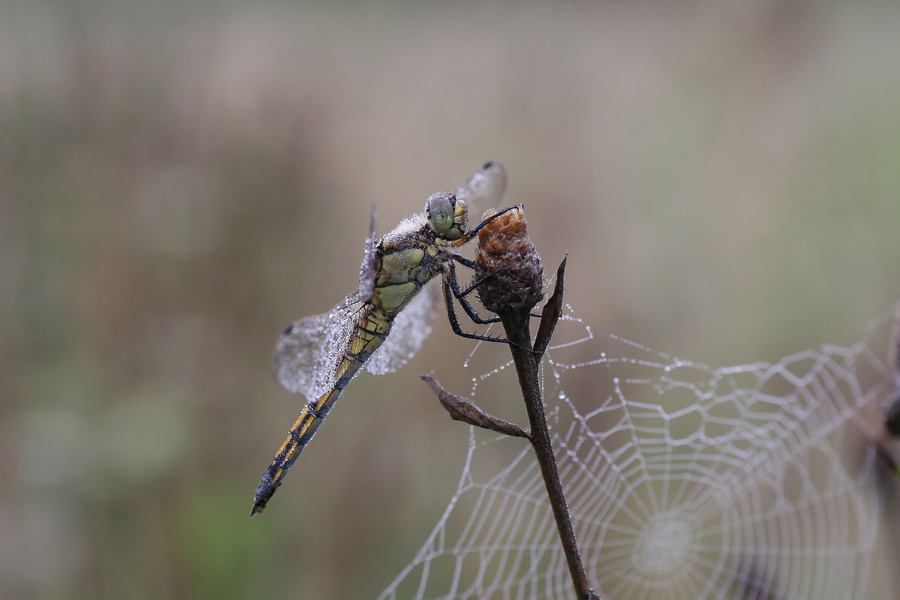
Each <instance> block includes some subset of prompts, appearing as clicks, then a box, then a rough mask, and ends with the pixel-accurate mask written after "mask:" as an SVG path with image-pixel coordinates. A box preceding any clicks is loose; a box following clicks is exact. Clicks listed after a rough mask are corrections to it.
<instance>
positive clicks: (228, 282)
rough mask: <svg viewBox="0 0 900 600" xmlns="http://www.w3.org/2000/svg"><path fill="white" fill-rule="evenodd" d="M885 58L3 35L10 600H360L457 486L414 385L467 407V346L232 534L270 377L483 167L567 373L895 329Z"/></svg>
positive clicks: (830, 21)
mask: <svg viewBox="0 0 900 600" xmlns="http://www.w3.org/2000/svg"><path fill="white" fill-rule="evenodd" d="M898 31H900V7H898V6H897V5H895V4H893V3H889V2H881V3H877V2H876V3H853V4H852V6H851V5H850V4H846V5H845V3H839V2H812V1H809V2H803V1H791V2H783V1H780V0H771V1H769V2H743V1H737V0H734V1H728V2H716V3H700V2H628V3H623V2H619V3H604V4H593V3H577V2H562V3H554V4H550V3H547V4H539V3H513V2H507V3H492V4H489V5H488V4H480V3H475V2H454V3H450V2H444V3H436V2H434V3H417V4H411V3H402V2H394V3H380V4H367V3H362V2H358V3H357V2H352V1H346V2H338V3H324V2H323V3H308V4H307V3H290V2H283V1H282V2H279V1H275V0H272V1H268V2H265V1H264V2H255V3H250V2H246V3H238V2H225V3H219V2H189V3H180V2H173V1H166V2H162V3H146V2H136V1H126V2H122V3H113V2H104V1H102V0H101V1H96V2H87V1H80V2H79V1H71V2H69V1H66V2H63V1H58V2H49V1H47V2H40V1H37V0H35V1H32V2H16V1H13V2H5V3H3V4H2V5H0V282H2V286H0V294H2V297H0V361H2V364H3V376H2V377H0V398H2V402H0V453H2V456H3V460H2V462H0V476H2V477H0V598H3V599H6V598H40V599H44V598H116V599H119V598H122V599H129V598H135V599H138V598H164V597H171V598H174V597H181V598H216V599H222V598H247V597H272V598H284V597H297V598H347V597H372V596H374V595H375V594H377V592H378V591H379V590H381V589H382V588H383V587H384V586H385V585H386V584H387V583H389V582H390V581H391V580H392V579H393V578H394V576H395V575H396V573H397V572H398V571H399V570H400V569H401V568H402V567H403V566H404V565H406V564H407V562H408V561H409V560H410V559H411V558H412V557H413V555H414V553H415V551H416V550H417V549H418V547H419V546H420V544H421V543H422V541H423V540H424V538H425V536H426V535H427V534H428V533H429V532H430V530H431V528H432V526H433V525H434V523H435V522H436V521H437V519H438V517H439V515H440V514H441V513H442V511H443V509H444V507H445V506H446V503H447V501H448V500H449V498H450V496H451V494H452V492H453V490H455V489H456V483H457V480H458V477H459V472H460V469H461V467H462V465H463V461H464V459H465V453H466V444H467V439H468V432H467V428H466V427H464V426H463V425H461V424H458V423H453V422H451V421H450V420H449V419H448V418H447V416H446V414H445V413H444V412H443V410H442V409H441V408H440V407H439V405H438V404H437V402H436V401H435V400H434V399H433V396H432V395H431V393H430V392H429V391H428V390H427V388H426V387H425V385H424V384H423V383H421V382H420V381H419V380H418V378H417V375H418V374H419V373H423V372H428V371H431V370H436V373H437V374H438V375H439V376H440V378H441V380H442V382H443V383H444V384H445V385H446V386H447V387H448V388H451V389H452V388H453V386H454V385H456V386H457V387H458V388H459V387H462V388H465V386H467V385H469V384H468V383H467V378H468V377H470V375H466V376H463V375H459V374H457V373H456V371H458V366H459V365H460V364H461V362H462V361H463V360H464V358H465V357H466V355H467V354H468V352H469V351H470V349H471V345H470V343H469V342H467V341H466V340H461V339H458V338H455V337H454V336H453V335H452V334H451V332H450V331H449V327H447V326H446V324H445V323H443V322H441V321H439V322H438V323H437V324H436V327H435V332H434V334H433V336H432V338H430V339H429V341H428V342H427V343H426V346H425V348H424V350H423V351H422V352H421V353H420V354H419V356H417V357H416V358H415V359H414V360H413V361H412V362H411V363H410V364H409V365H408V366H407V367H405V368H404V369H402V370H401V371H400V372H398V373H395V374H391V375H386V376H383V377H377V378H376V377H371V376H366V375H363V376H362V377H364V378H365V383H361V381H363V380H362V378H361V379H360V380H359V381H356V382H354V383H353V384H351V386H350V387H349V388H348V390H347V392H346V393H345V395H344V396H343V398H342V400H341V402H340V403H339V404H338V406H337V408H336V410H335V411H334V413H333V416H332V417H331V419H329V422H328V423H327V424H326V425H325V427H323V428H322V429H321V431H320V433H319V435H318V436H317V437H316V440H315V442H314V443H313V444H312V445H311V446H310V447H309V448H308V449H307V451H306V452H305V453H304V454H303V456H302V457H301V459H300V460H299V462H298V463H297V465H296V466H295V467H294V469H293V471H292V472H291V474H290V476H289V477H288V478H287V480H286V483H285V485H284V486H283V487H282V488H281V490H280V491H279V493H278V494H277V495H276V496H275V498H274V500H273V502H272V503H271V504H270V506H269V507H268V508H267V510H266V512H265V513H263V514H262V515H261V516H259V517H255V518H253V519H250V518H249V510H250V504H251V500H252V493H253V490H254V488H255V486H256V484H257V482H258V481H259V477H260V475H261V474H262V472H263V470H264V468H265V467H266V465H267V464H268V462H269V460H270V459H271V456H272V454H273V453H274V451H275V450H276V449H277V447H278V445H279V444H280V442H281V440H282V439H283V436H284V433H285V431H286V430H287V428H288V427H289V426H290V424H291V423H292V422H293V420H294V418H295V417H296V415H297V413H298V410H299V406H300V401H301V399H300V398H298V397H294V396H291V395H290V394H288V393H287V392H285V391H283V390H281V389H280V388H279V387H278V386H277V384H276V383H275V382H274V381H273V380H272V379H271V377H270V375H269V358H270V353H271V350H272V347H273V344H274V341H275V338H276V336H277V334H278V332H279V331H280V330H281V329H282V328H283V327H284V325H286V324H287V323H288V322H290V321H291V320H293V319H295V318H298V317H300V316H303V315H307V314H310V313H316V312H322V311H324V310H327V309H328V308H330V307H331V306H332V305H333V304H334V303H335V302H337V301H338V300H339V299H340V298H342V297H343V296H344V294H346V293H347V292H348V291H350V290H352V289H353V288H354V287H355V285H356V278H357V269H358V265H359V260H360V257H361V252H362V243H363V239H364V237H365V235H366V232H367V227H368V220H369V206H370V204H372V203H375V204H376V205H377V207H378V211H379V212H378V218H379V230H380V231H381V232H384V231H386V230H388V229H389V228H390V227H392V226H393V225H394V224H395V223H396V222H398V221H399V220H400V219H401V218H403V217H405V216H407V215H409V214H411V213H412V212H415V211H418V210H421V207H422V205H423V203H424V200H425V198H427V197H428V195H430V194H431V193H433V192H435V191H440V190H446V189H454V188H455V186H456V185H457V184H459V183H460V182H461V181H462V180H463V179H464V178H465V177H466V176H468V175H469V174H470V173H471V172H472V171H474V170H475V169H476V168H477V167H478V166H479V165H480V164H481V163H482V162H483V161H484V160H486V159H495V160H499V161H502V162H503V163H504V164H505V165H506V168H507V172H508V175H509V180H510V183H509V186H508V188H507V196H506V198H507V200H508V201H509V202H510V203H517V202H518V203H524V204H525V206H526V214H527V217H528V220H529V228H530V232H531V235H532V239H533V241H534V242H535V244H536V245H537V247H538V249H539V251H540V252H541V253H542V255H543V256H544V259H545V261H546V264H547V265H548V269H551V268H553V267H555V264H556V263H557V262H558V261H559V260H561V259H562V257H563V255H564V254H565V253H566V252H568V255H569V270H568V286H567V294H568V301H569V302H570V303H571V304H572V305H573V306H574V307H575V310H576V312H577V313H578V314H580V315H581V316H582V317H583V318H584V319H585V320H586V321H588V322H589V323H590V324H592V326H593V329H594V333H595V335H596V336H598V344H597V345H595V346H592V347H590V348H588V349H586V350H585V352H586V353H588V355H590V356H598V355H599V352H600V351H602V348H603V344H604V343H605V342H604V341H603V338H604V336H606V335H607V334H608V333H615V334H617V335H620V336H623V337H626V338H629V339H632V340H636V341H638V342H640V343H642V344H646V345H648V346H650V347H653V348H656V349H658V350H661V351H664V352H668V353H671V354H677V355H679V356H682V357H685V358H689V359H693V360H698V361H702V362H706V363H711V364H717V365H724V364H729V363H743V362H753V361H759V360H773V361H774V360H778V359H779V358H780V357H781V356H783V355H785V354H788V353H791V352H794V351H797V350H801V349H804V348H808V347H816V346H818V345H820V344H822V343H832V342H833V343H839V344H849V343H853V342H854V341H855V340H857V339H858V338H859V336H860V332H861V330H862V326H863V323H864V322H865V321H866V320H867V319H869V318H870V317H872V316H874V315H876V314H878V313H880V312H881V311H882V310H884V309H885V308H886V307H888V306H889V305H890V303H891V302H893V301H894V300H895V299H896V298H898V297H900V278H898V276H897V275H898V264H900V241H898V240H900V110H898V107H900V68H898V65H900V36H898V35H897V32H898ZM455 375H459V376H458V379H457V380H456V382H454V376H455ZM574 393H577V392H574ZM589 393H590V392H589V390H585V391H584V392H583V394H587V395H589ZM497 401H498V402H499V403H502V402H505V400H502V399H498V400H497ZM511 406H514V405H511ZM485 408H488V406H486V407H485ZM513 410H514V409H513ZM510 416H515V415H514V414H511V415H510ZM873 578H874V579H876V580H877V579H878V576H877V575H873ZM875 589H876V590H877V589H878V588H877V583H876V584H875ZM876 593H877V592H876ZM873 597H883V596H877V595H876V596H873Z"/></svg>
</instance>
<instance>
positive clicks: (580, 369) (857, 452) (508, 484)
mask: <svg viewBox="0 0 900 600" xmlns="http://www.w3.org/2000/svg"><path fill="white" fill-rule="evenodd" d="M569 319H570V323H573V322H574V324H575V325H578V323H577V319H572V318H571V317H569ZM888 321H889V319H888V318H887V317H884V318H881V319H879V320H878V321H877V322H873V323H872V324H870V327H869V328H868V329H867V332H866V335H865V337H864V339H863V340H862V341H860V342H859V343H857V344H855V345H853V346H850V347H838V346H830V345H829V346H823V347H821V348H819V349H817V350H807V351H804V352H798V353H796V354H793V355H791V356H788V357H785V358H783V359H781V360H780V361H778V362H777V363H757V364H751V365H742V366H734V367H719V368H715V367H710V366H707V365H703V364H698V363H695V362H690V361H685V360H680V359H677V358H674V357H672V356H669V355H666V354H663V353H661V352H656V351H653V350H650V349H648V348H645V347H643V346H640V345H638V344H635V343H632V342H628V341H626V340H622V339H620V338H615V337H613V338H612V345H613V347H614V350H615V351H614V353H613V352H609V353H607V352H602V353H600V355H599V358H595V359H590V360H583V358H582V357H584V356H585V355H587V354H588V353H590V352H594V353H595V354H594V356H596V352H597V350H596V349H594V350H591V348H592V347H593V346H594V344H595V343H596V340H592V336H591V335H590V329H589V328H588V327H585V326H583V325H582V326H581V327H583V331H585V332H586V335H585V336H584V339H582V340H580V342H581V343H570V344H564V345H562V346H558V347H556V348H554V349H551V352H549V353H548V356H547V358H546V359H545V364H544V378H545V381H544V386H545V402H546V405H547V412H548V420H549V422H550V424H551V434H552V437H553V444H554V448H555V449H556V456H557V460H558V463H559V469H560V473H561V476H562V479H563V485H564V488H565V491H566V499H567V500H568V504H569V508H570V511H571V513H572V518H573V524H574V526H575V530H576V533H577V535H578V539H579V546H580V549H581V553H582V556H583V558H584V563H585V568H586V569H587V573H588V579H589V581H591V582H592V583H593V585H595V586H597V588H598V589H599V591H601V592H602V594H603V595H604V597H606V598H608V599H609V600H621V599H629V600H631V599H634V600H640V599H666V600H675V599H686V600H688V599H689V600H695V599H697V598H748V599H759V600H763V599H778V600H799V599H810V600H812V599H816V600H818V599H829V598H834V599H840V600H847V599H854V598H863V597H865V593H866V586H867V581H868V578H869V571H870V563H871V560H872V554H873V548H874V546H875V536H876V528H877V519H878V517H879V513H878V506H877V499H876V494H874V493H873V489H872V487H873V486H872V483H873V481H874V473H875V470H876V468H877V458H876V453H875V450H874V448H875V446H874V444H873V443H872V442H873V440H877V439H878V436H879V435H880V432H881V425H880V422H879V419H880V414H881V411H880V408H881V406H880V405H881V403H882V402H883V400H884V395H885V394H886V393H887V387H888V383H889V381H890V377H891V372H890V369H889V368H888V366H887V365H886V362H885V359H886V356H885V354H886V352H885V349H886V347H887V341H886V340H887V338H886V337H885V336H884V330H885V329H887V328H888V327H886V324H887V322H888ZM561 325H562V323H561ZM558 338H559V335H558V336H557V339H558ZM579 359H581V360H579ZM471 362H475V361H471ZM506 366H508V365H502V366H500V367H498V368H497V369H494V370H492V371H491V372H489V373H487V374H485V375H482V376H480V377H479V378H476V380H475V381H476V383H475V385H474V386H473V392H477V390H476V389H475V388H477V386H478V382H479V381H483V380H484V379H487V378H489V377H493V376H495V375H497V374H498V373H500V372H502V371H504V370H507V369H505V367H506ZM510 370H511V369H510ZM568 389H571V390H582V391H581V392H578V393H577V395H576V393H575V392H574V391H573V395H570V394H569V392H567V391H566V390H568ZM579 396H584V397H579ZM472 398H473V399H474V400H475V401H476V402H478V401H479V400H480V399H479V398H478V396H477V393H473V394H472ZM510 444H515V446H509V445H510ZM504 446H505V448H506V451H507V452H509V451H510V449H513V450H512V452H511V453H513V452H515V450H514V449H518V448H521V451H519V452H518V454H517V455H515V458H514V459H513V460H512V461H511V462H510V463H509V464H507V466H505V468H501V469H500V470H499V472H498V471H496V470H495V471H494V472H493V473H490V472H488V473H480V471H483V470H485V469H483V468H481V467H482V465H481V464H480V463H482V462H489V461H485V460H484V459H485V457H486V456H487V455H486V453H502V452H503V451H504ZM573 595H574V592H573V588H572V583H571V580H570V579H569V574H568V570H567V567H566V563H565V558H564V556H563V552H562V549H561V548H560V545H559V538H558V534H557V531H556V526H555V523H554V522H553V520H552V516H551V512H550V508H549V504H548V502H547V499H546V492H545V489H544V485H543V481H542V479H541V475H540V472H539V469H538V467H537V465H536V463H535V460H534V457H533V453H532V451H531V449H530V447H527V445H526V444H523V443H522V440H510V439H508V438H506V439H504V438H500V437H498V436H496V435H495V434H493V433H489V432H485V431H482V430H475V429H474V428H473V429H472V431H471V434H470V445H469V452H468V457H467V460H466V464H465V468H464V470H463V473H462V476H461V478H460V482H459V487H458V489H457V491H456V494H455V495H454V496H453V498H452V499H451V501H450V504H449V506H448V507H447V509H446V511H445V513H444V515H443V517H442V518H441V520H440V522H439V523H438V524H437V526H436V527H435V529H434V531H433V532H432V534H431V535H430V536H429V538H428V539H427V541H426V542H425V544H424V545H423V547H422V548H421V550H420V551H419V553H418V554H417V555H416V557H415V558H414V559H413V561H412V562H411V563H409V564H408V565H407V566H406V567H405V568H404V569H403V571H402V572H401V573H400V574H399V575H398V576H397V578H396V579H395V580H394V581H393V583H391V585H390V586H389V587H388V588H387V589H386V590H385V591H384V592H382V594H381V596H380V598H383V599H395V598H396V599H399V598H413V597H414V598H504V599H507V598H509V599H513V598H516V599H518V598H523V599H524V598H537V599H546V598H571V597H573Z"/></svg>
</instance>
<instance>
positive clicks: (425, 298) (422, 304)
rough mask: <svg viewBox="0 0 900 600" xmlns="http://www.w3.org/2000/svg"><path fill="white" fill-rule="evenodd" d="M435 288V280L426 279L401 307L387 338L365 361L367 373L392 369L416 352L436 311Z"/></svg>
mask: <svg viewBox="0 0 900 600" xmlns="http://www.w3.org/2000/svg"><path fill="white" fill-rule="evenodd" d="M438 289H439V288H438V285H437V284H435V283H434V282H432V283H429V284H428V285H426V286H425V289H423V290H421V291H420V292H419V293H418V294H417V295H416V296H415V297H414V298H413V299H412V300H411V301H410V303H409V304H407V305H406V308H404V309H403V310H402V311H400V314H399V315H397V317H396V318H395V319H394V325H393V327H391V332H390V334H388V336H387V339H386V340H385V341H384V343H383V344H382V345H381V346H380V347H379V348H378V349H377V350H375V353H374V354H373V355H372V356H371V358H369V361H368V362H367V363H366V370H367V371H369V373H373V374H375V375H383V374H385V373H391V372H393V371H396V370H397V369H399V368H400V367H402V366H403V365H405V364H406V363H407V362H409V361H410V359H412V357H413V356H415V355H416V353H417V352H418V351H419V349H420V348H421V347H422V344H424V343H425V339H426V338H427V337H428V336H429V335H430V334H431V326H432V323H433V322H434V317H435V315H437V312H438V300H439V295H438Z"/></svg>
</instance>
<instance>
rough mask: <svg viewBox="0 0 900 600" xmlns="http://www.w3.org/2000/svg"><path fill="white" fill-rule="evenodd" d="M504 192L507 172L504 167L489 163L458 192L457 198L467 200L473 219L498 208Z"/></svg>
mask: <svg viewBox="0 0 900 600" xmlns="http://www.w3.org/2000/svg"><path fill="white" fill-rule="evenodd" d="M504 190H506V170H505V169H504V168H503V165H501V164H500V163H497V162H487V163H485V164H484V166H483V167H482V168H481V169H479V170H478V171H476V172H475V173H474V174H473V175H472V176H471V177H469V179H468V181H466V182H465V183H464V184H462V185H461V186H460V188H459V189H458V190H456V197H457V198H458V199H462V200H465V202H466V204H467V205H468V208H469V214H470V218H471V217H473V216H480V215H481V213H482V212H484V211H485V210H487V209H489V208H494V207H496V206H497V204H498V203H499V202H500V198H502V197H503V192H504Z"/></svg>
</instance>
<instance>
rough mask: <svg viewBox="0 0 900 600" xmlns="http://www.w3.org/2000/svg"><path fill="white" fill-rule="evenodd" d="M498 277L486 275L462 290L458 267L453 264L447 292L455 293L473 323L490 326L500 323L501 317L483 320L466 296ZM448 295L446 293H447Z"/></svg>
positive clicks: (448, 276) (450, 269)
mask: <svg viewBox="0 0 900 600" xmlns="http://www.w3.org/2000/svg"><path fill="white" fill-rule="evenodd" d="M494 275H496V273H491V274H490V275H485V276H484V277H482V278H481V279H479V280H478V281H476V282H475V283H473V284H472V285H470V286H469V287H467V288H466V289H462V288H461V286H460V285H459V279H457V277H456V265H454V264H453V262H451V263H450V265H449V273H448V275H447V278H446V279H447V281H446V282H445V283H446V285H445V290H446V289H447V288H449V289H450V291H452V292H453V295H454V296H455V297H456V299H457V300H458V301H459V305H460V306H462V307H463V310H464V311H466V314H467V315H468V316H469V318H470V319H471V320H472V322H473V323H477V324H479V325H490V324H491V323H499V322H500V317H489V318H487V319H483V318H481V316H480V315H479V314H478V311H476V310H475V307H473V306H472V303H471V302H469V300H468V298H466V296H467V295H468V294H470V293H471V292H472V291H473V290H475V289H476V288H477V287H478V286H479V285H481V284H482V282H484V281H485V280H487V279H490V278H491V277H493V276H494ZM445 293H446V291H445Z"/></svg>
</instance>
